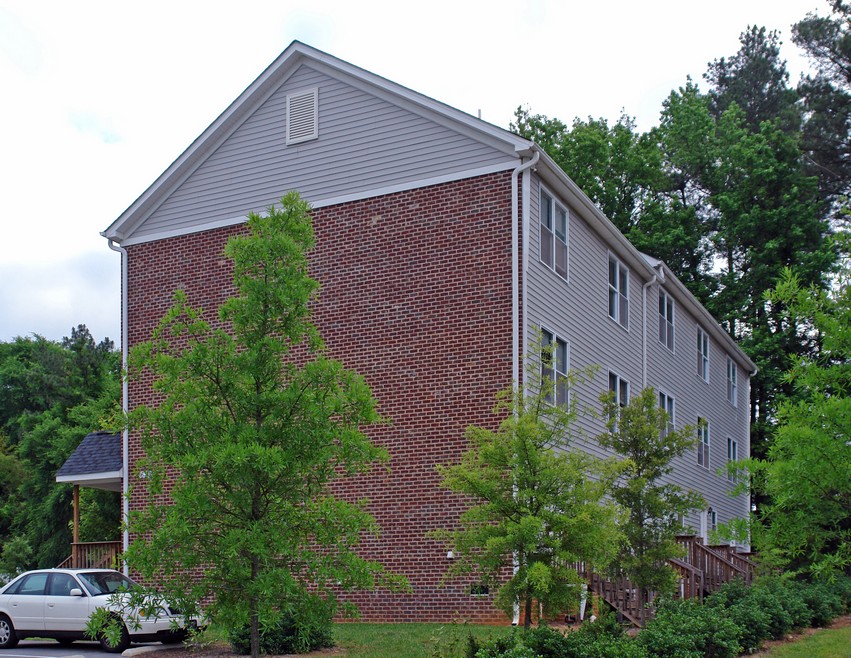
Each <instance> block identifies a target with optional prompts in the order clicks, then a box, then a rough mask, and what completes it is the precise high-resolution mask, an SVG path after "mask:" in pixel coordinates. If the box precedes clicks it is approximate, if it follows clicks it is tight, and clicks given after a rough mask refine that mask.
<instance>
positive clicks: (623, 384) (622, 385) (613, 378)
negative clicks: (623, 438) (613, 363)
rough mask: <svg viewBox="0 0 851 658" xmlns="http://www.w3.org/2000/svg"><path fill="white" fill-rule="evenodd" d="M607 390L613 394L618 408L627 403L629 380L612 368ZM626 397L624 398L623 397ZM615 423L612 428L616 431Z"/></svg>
mask: <svg viewBox="0 0 851 658" xmlns="http://www.w3.org/2000/svg"><path fill="white" fill-rule="evenodd" d="M608 386H609V391H610V392H612V393H614V394H615V403H616V404H617V405H618V407H619V408H621V409H622V408H623V407H625V406H626V405H628V404H629V381H627V380H626V379H624V378H623V377H621V376H620V375H619V374H618V373H616V372H614V371H613V370H609V383H608ZM624 398H626V399H624ZM617 427H618V426H617V423H615V426H614V427H613V428H612V429H613V430H614V431H617Z"/></svg>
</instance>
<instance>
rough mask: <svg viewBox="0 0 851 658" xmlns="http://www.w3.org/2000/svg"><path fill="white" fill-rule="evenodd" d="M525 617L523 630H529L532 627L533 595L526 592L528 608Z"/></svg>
mask: <svg viewBox="0 0 851 658" xmlns="http://www.w3.org/2000/svg"><path fill="white" fill-rule="evenodd" d="M524 614H525V619H523V630H527V631H528V630H529V629H530V628H531V627H532V595H531V594H530V593H529V592H527V593H526V609H525V611H524Z"/></svg>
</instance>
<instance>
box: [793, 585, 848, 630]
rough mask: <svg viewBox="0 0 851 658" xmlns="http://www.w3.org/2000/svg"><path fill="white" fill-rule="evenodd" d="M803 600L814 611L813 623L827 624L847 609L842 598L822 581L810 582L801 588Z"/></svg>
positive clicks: (818, 625) (816, 624) (819, 625)
mask: <svg viewBox="0 0 851 658" xmlns="http://www.w3.org/2000/svg"><path fill="white" fill-rule="evenodd" d="M799 591H800V595H801V600H802V601H803V602H804V604H805V605H806V606H807V607H808V608H809V609H810V612H811V613H812V615H811V616H812V622H811V623H812V625H813V626H815V627H823V626H827V625H829V624H830V622H832V621H833V620H834V619H835V618H836V617H838V616H839V615H841V614H842V613H843V611H844V609H845V606H844V605H843V603H842V599H840V598H839V596H838V595H837V594H836V593H835V592H834V591H832V590H831V589H830V587H828V586H827V585H824V584H822V583H808V584H806V585H802V586H801V588H800V590H799Z"/></svg>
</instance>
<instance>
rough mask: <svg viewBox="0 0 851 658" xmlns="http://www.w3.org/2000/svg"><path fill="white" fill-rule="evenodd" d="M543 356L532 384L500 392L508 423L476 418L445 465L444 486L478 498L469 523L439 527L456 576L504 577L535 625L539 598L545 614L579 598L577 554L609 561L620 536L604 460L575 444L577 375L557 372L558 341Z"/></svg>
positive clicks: (496, 580)
mask: <svg viewBox="0 0 851 658" xmlns="http://www.w3.org/2000/svg"><path fill="white" fill-rule="evenodd" d="M540 358H541V359H543V362H544V367H543V376H542V374H541V368H540V365H539V362H537V359H536V363H535V364H533V366H532V367H531V370H530V371H529V375H530V376H529V387H528V388H527V389H526V390H522V389H518V390H510V389H509V390H506V391H503V392H502V393H501V394H500V396H499V399H498V401H497V405H496V408H495V409H494V413H496V414H497V415H498V416H499V417H500V418H502V421H501V422H500V424H499V428H498V429H496V430H491V429H487V428H483V427H470V428H469V429H468V431H467V439H468V440H469V442H470V449H469V451H467V452H466V453H465V454H464V455H463V456H462V458H461V461H460V463H457V464H447V465H443V466H439V467H438V470H439V472H440V474H441V475H442V476H443V483H442V484H443V486H444V487H446V488H447V489H450V490H451V491H454V492H457V493H460V494H464V495H465V496H469V497H470V501H471V506H470V508H469V509H468V510H467V511H465V512H464V513H463V514H462V516H461V520H460V527H458V528H457V529H446V530H443V531H441V532H438V533H436V535H435V536H436V537H437V538H438V539H440V540H442V541H443V542H445V543H446V545H447V547H448V548H450V549H451V550H452V551H453V553H454V554H455V555H456V560H455V562H454V563H453V566H452V568H451V569H450V572H449V575H450V576H453V575H460V574H466V573H474V574H476V575H477V576H478V577H479V578H481V579H482V580H483V582H485V583H489V584H492V585H495V586H498V587H499V592H498V594H497V598H496V600H497V604H498V605H499V606H500V607H502V609H503V610H505V612H506V614H508V615H511V614H512V610H513V609H514V606H515V605H516V604H518V603H519V604H520V605H522V608H523V610H524V625H525V627H526V628H529V626H530V624H531V621H532V610H533V603H534V602H536V601H537V602H538V603H540V604H541V605H542V606H543V608H544V611H545V614H549V613H558V612H563V611H564V610H566V609H567V608H569V607H570V606H571V605H573V604H575V603H576V602H578V600H579V594H580V584H581V583H582V582H583V579H582V578H580V576H579V575H578V573H577V571H576V569H575V568H574V563H576V562H578V561H586V562H587V563H588V564H589V565H594V566H599V567H605V566H606V565H607V564H608V563H609V562H610V561H611V560H612V558H613V557H614V551H615V549H616V546H617V538H618V532H617V530H616V526H615V518H616V512H615V509H614V507H613V506H612V505H611V503H609V502H606V501H605V500H604V498H603V496H604V493H605V488H606V486H605V485H606V477H605V473H604V471H605V469H604V464H603V463H602V462H600V461H599V460H597V459H595V458H593V457H591V456H589V455H588V454H587V453H586V452H584V451H582V450H579V449H576V447H575V445H574V444H575V442H576V440H577V432H576V430H575V429H574V421H575V419H576V415H577V413H578V410H577V408H576V404H575V403H574V402H568V400H567V397H568V394H567V391H568V390H569V388H570V386H571V385H572V384H573V382H574V381H575V378H576V375H575V374H570V375H565V376H554V372H553V368H552V366H551V364H552V363H554V359H555V360H556V361H557V360H558V358H559V357H558V355H553V353H552V350H551V348H550V347H547V348H544V349H543V350H542V352H541V355H540ZM556 370H557V369H556ZM557 401H558V403H556V402H557Z"/></svg>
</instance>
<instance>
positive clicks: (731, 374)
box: [727, 356, 738, 407]
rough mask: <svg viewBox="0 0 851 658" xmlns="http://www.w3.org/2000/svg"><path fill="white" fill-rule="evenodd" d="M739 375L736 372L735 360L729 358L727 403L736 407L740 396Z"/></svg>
mask: <svg viewBox="0 0 851 658" xmlns="http://www.w3.org/2000/svg"><path fill="white" fill-rule="evenodd" d="M737 380H738V373H737V372H736V364H735V363H733V359H731V358H730V357H729V356H728V357H727V401H728V402H729V403H730V404H732V405H733V406H734V407H735V406H736V400H737V394H738V381H737Z"/></svg>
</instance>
